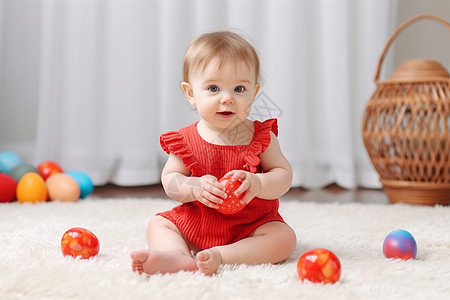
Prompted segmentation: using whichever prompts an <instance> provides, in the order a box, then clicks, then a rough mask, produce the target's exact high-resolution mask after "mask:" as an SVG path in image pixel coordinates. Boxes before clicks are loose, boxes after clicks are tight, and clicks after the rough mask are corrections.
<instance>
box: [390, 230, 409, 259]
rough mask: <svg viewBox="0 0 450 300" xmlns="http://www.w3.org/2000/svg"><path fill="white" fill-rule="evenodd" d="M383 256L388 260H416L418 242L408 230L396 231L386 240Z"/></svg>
mask: <svg viewBox="0 0 450 300" xmlns="http://www.w3.org/2000/svg"><path fill="white" fill-rule="evenodd" d="M383 254H384V256H385V257H386V258H400V259H403V260H408V259H411V258H416V255H417V244H416V240H415V239H414V237H413V236H412V235H411V233H409V232H408V231H406V230H403V229H398V230H394V231H392V232H391V233H389V234H388V235H387V236H386V238H385V239H384V242H383Z"/></svg>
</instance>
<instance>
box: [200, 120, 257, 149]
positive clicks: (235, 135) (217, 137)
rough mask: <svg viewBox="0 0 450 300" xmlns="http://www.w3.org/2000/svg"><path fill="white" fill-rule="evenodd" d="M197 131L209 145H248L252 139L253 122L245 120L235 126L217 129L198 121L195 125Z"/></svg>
mask: <svg viewBox="0 0 450 300" xmlns="http://www.w3.org/2000/svg"><path fill="white" fill-rule="evenodd" d="M197 131H198V133H199V134H200V136H201V137H202V138H203V139H204V140H205V141H207V142H208V143H211V144H216V145H248V144H250V142H251V141H252V138H253V132H254V125H253V121H250V120H245V121H243V122H240V123H239V124H237V125H236V126H230V127H227V128H217V127H211V126H209V124H207V123H206V122H205V121H203V120H200V121H199V122H198V123H197Z"/></svg>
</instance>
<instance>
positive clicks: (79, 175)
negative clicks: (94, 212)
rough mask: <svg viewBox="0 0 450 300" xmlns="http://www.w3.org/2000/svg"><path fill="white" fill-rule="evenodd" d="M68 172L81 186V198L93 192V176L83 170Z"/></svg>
mask: <svg viewBox="0 0 450 300" xmlns="http://www.w3.org/2000/svg"><path fill="white" fill-rule="evenodd" d="M66 174H68V175H70V176H72V177H73V179H75V181H76V182H77V183H78V185H79V186H80V198H85V197H86V196H87V195H89V194H90V193H92V190H93V189H94V185H93V184H92V180H91V178H90V177H89V176H88V175H87V174H86V173H84V172H81V171H69V172H66Z"/></svg>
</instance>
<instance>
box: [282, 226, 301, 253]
mask: <svg viewBox="0 0 450 300" xmlns="http://www.w3.org/2000/svg"><path fill="white" fill-rule="evenodd" d="M279 237H280V239H281V243H280V244H282V245H283V246H282V247H283V248H284V249H285V251H286V255H287V257H289V256H290V255H291V253H292V251H294V249H295V247H296V246H297V235H296V234H295V231H294V230H293V229H292V228H291V227H290V226H288V225H286V226H285V229H284V230H283V231H282V232H280V235H279ZM287 257H286V258H287Z"/></svg>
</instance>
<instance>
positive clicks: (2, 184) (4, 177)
mask: <svg viewBox="0 0 450 300" xmlns="http://www.w3.org/2000/svg"><path fill="white" fill-rule="evenodd" d="M16 188H17V182H16V180H15V179H14V178H13V177H12V176H10V175H8V174H3V173H0V203H2V202H12V201H14V199H16Z"/></svg>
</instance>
